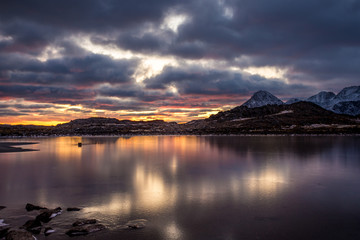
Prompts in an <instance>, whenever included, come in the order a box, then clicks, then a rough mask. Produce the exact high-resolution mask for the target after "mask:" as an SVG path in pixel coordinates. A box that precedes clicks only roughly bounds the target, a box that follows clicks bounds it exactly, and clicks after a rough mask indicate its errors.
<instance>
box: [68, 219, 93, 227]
mask: <svg viewBox="0 0 360 240" xmlns="http://www.w3.org/2000/svg"><path fill="white" fill-rule="evenodd" d="M95 223H96V219H82V220H78V221H76V222H74V223H73V227H78V226H83V225H86V224H95Z"/></svg>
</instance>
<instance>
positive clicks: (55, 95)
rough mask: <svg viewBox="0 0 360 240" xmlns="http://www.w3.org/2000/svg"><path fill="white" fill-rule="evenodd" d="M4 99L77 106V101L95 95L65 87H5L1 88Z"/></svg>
mask: <svg viewBox="0 0 360 240" xmlns="http://www.w3.org/2000/svg"><path fill="white" fill-rule="evenodd" d="M4 97H13V98H23V99H25V100H33V101H38V102H45V103H56V102H57V101H59V100H61V99H63V100H68V101H70V102H72V103H73V104H76V101H77V100H81V99H87V98H92V97H94V93H93V92H92V91H89V90H78V89H74V88H64V87H42V86H23V85H3V86H0V98H4Z"/></svg>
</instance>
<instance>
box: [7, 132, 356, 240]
mask: <svg viewBox="0 0 360 240" xmlns="http://www.w3.org/2000/svg"><path fill="white" fill-rule="evenodd" d="M1 141H36V142H39V144H36V145H28V146H24V148H35V149H39V150H40V151H36V152H20V153H1V154H0V205H5V206H7V208H6V209H3V210H1V211H0V219H5V222H7V223H11V224H12V225H13V226H20V225H22V224H23V223H24V222H25V221H26V220H28V219H31V218H33V217H34V216H36V214H37V213H36V212H29V213H27V212H26V211H25V209H24V207H25V204H26V203H27V202H30V203H34V204H39V205H44V206H47V207H58V206H60V207H62V208H67V207H82V208H83V209H82V210H81V211H80V212H66V211H65V212H63V214H62V215H60V216H58V217H56V218H54V219H53V220H52V221H50V222H49V223H48V224H47V225H48V226H52V227H53V228H54V229H55V230H56V233H54V234H53V235H50V236H49V237H47V239H68V237H67V236H66V235H65V234H64V232H65V231H66V229H68V228H69V227H70V225H71V223H72V222H74V221H75V220H76V219H78V218H96V219H97V220H98V221H99V222H100V223H102V224H104V225H105V226H106V227H107V229H106V230H104V231H101V232H98V233H94V234H92V235H88V236H87V237H86V239H197V240H199V239H229V240H231V239H277V240H278V239H327V240H328V239H360V137H285V136H281V137H280V136H278V137H275V136H259V137H237V136H226V137H225V136H224V137H219V136H206V137H196V136H149V137H131V138H122V137H119V138H118V137H82V138H81V137H58V138H37V139H21V140H9V139H2V140H1ZM78 142H83V144H84V145H83V146H82V147H81V148H80V147H78V146H77V143H78ZM134 219H147V220H148V222H147V226H146V228H144V229H139V230H123V229H122V228H121V227H120V226H121V225H123V224H125V223H126V222H127V221H129V220H134ZM79 238H81V239H84V238H83V237H79ZM38 239H45V237H44V235H43V234H41V235H38Z"/></svg>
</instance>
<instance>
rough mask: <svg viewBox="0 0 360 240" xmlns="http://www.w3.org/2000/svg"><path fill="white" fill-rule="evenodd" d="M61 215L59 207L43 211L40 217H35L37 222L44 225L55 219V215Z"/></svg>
mask: <svg viewBox="0 0 360 240" xmlns="http://www.w3.org/2000/svg"><path fill="white" fill-rule="evenodd" d="M61 213H62V209H61V207H58V208H55V209H51V210H50V209H46V210H45V211H43V212H42V213H41V214H40V215H38V216H37V217H36V219H37V220H39V221H41V222H44V223H48V222H50V220H51V219H52V218H54V217H56V216H57V215H59V214H61Z"/></svg>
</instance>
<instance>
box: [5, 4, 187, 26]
mask: <svg viewBox="0 0 360 240" xmlns="http://www.w3.org/2000/svg"><path fill="white" fill-rule="evenodd" d="M179 2H181V1H176V0H156V1H148V0H134V1H113V0H77V1H72V0H55V1H41V0H3V1H1V3H0V20H1V21H3V22H12V21H15V20H18V19H21V20H23V19H24V20H28V21H31V22H36V23H43V24H46V25H49V26H52V27H56V28H60V29H65V30H72V31H90V32H92V31H107V30H109V29H113V28H128V27H131V26H134V25H136V24H139V23H142V22H148V21H153V22H157V21H159V20H161V18H162V16H163V14H164V12H165V11H166V10H167V9H168V8H169V7H171V6H173V5H174V4H177V3H179Z"/></svg>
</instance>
